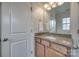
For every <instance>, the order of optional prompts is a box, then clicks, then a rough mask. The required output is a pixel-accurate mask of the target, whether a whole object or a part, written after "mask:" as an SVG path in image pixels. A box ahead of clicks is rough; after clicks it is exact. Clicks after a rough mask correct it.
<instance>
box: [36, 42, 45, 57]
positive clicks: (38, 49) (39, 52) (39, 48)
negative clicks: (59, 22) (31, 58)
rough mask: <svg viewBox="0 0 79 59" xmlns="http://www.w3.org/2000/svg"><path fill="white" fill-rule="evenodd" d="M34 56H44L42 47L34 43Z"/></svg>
mask: <svg viewBox="0 0 79 59" xmlns="http://www.w3.org/2000/svg"><path fill="white" fill-rule="evenodd" d="M36 56H37V57H43V56H44V46H43V45H41V44H39V43H36Z"/></svg>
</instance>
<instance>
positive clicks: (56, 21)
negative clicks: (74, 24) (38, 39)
mask: <svg viewBox="0 0 79 59" xmlns="http://www.w3.org/2000/svg"><path fill="white" fill-rule="evenodd" d="M47 4H49V3H47ZM44 7H46V6H44ZM43 22H44V25H43V26H44V31H46V32H50V33H59V34H70V32H71V31H70V30H71V29H70V26H71V24H70V23H71V22H70V3H69V2H64V3H63V4H62V5H60V6H55V7H54V8H48V9H46V8H45V12H44V21H43Z"/></svg>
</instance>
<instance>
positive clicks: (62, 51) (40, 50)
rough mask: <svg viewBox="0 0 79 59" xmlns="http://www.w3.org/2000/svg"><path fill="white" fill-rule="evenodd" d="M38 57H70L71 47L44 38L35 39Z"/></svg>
mask: <svg viewBox="0 0 79 59" xmlns="http://www.w3.org/2000/svg"><path fill="white" fill-rule="evenodd" d="M35 42H36V45H35V46H36V49H35V51H36V52H35V53H36V56H37V57H69V56H70V49H69V48H68V47H65V46H62V45H60V44H56V43H53V42H50V41H48V40H44V39H39V38H36V39H35Z"/></svg>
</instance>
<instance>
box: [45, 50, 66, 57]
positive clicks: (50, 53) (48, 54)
mask: <svg viewBox="0 0 79 59" xmlns="http://www.w3.org/2000/svg"><path fill="white" fill-rule="evenodd" d="M46 57H65V56H64V55H62V54H60V53H58V52H57V51H55V50H53V49H50V48H47V49H46Z"/></svg>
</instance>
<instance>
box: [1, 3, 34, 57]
mask: <svg viewBox="0 0 79 59" xmlns="http://www.w3.org/2000/svg"><path fill="white" fill-rule="evenodd" d="M30 7H31V4H30V3H20V2H17V3H16V2H15V3H2V20H1V21H2V22H1V23H2V29H1V30H2V33H1V35H2V36H1V37H2V38H1V39H2V42H1V43H2V56H4V57H9V56H12V57H26V56H30V54H31V53H32V52H31V51H30V46H31V42H30V41H31V39H32V37H33V36H32V33H31V30H32V29H31V10H30Z"/></svg>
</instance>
